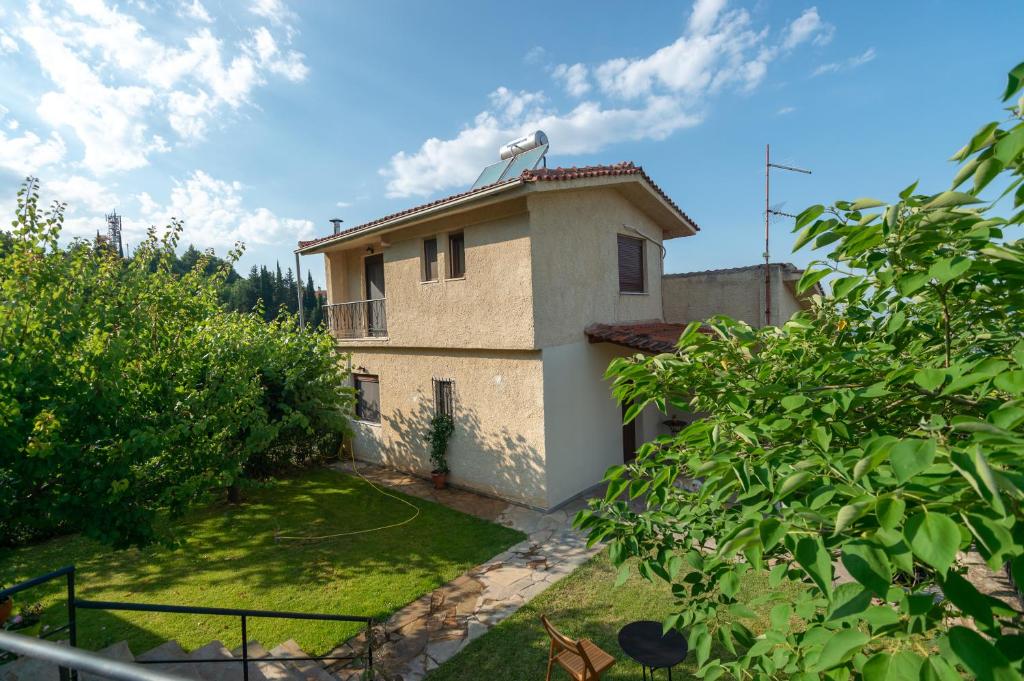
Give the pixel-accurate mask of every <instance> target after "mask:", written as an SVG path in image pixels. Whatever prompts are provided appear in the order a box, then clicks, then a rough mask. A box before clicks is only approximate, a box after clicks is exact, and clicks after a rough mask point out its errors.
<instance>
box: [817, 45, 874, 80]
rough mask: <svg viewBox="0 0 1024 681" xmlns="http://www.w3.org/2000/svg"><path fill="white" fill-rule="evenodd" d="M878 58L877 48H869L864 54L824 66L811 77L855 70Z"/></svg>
mask: <svg viewBox="0 0 1024 681" xmlns="http://www.w3.org/2000/svg"><path fill="white" fill-rule="evenodd" d="M876 56H877V54H876V53H875V48H873V47H869V48H868V49H866V50H864V51H863V52H862V53H860V54H858V55H854V56H852V57H850V58H849V59H844V60H843V61H834V62H829V63H828V64H822V65H821V66H819V67H818V68H816V69H814V71H813V72H812V73H811V76H812V77H814V76H823V75H825V74H826V73H836V72H838V71H849V70H850V69H855V68H857V67H858V66H863V65H864V64H867V63H868V62H870V61H873V60H874V59H875V57H876Z"/></svg>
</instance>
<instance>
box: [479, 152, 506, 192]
mask: <svg viewBox="0 0 1024 681" xmlns="http://www.w3.org/2000/svg"><path fill="white" fill-rule="evenodd" d="M514 160H516V157H515V156H513V157H512V158H506V159H504V160H502V161H498V162H497V163H492V164H491V165H489V166H487V167H486V168H484V169H483V172H481V173H480V177H478V178H476V182H474V183H473V186H472V187H471V189H476V188H477V187H486V186H487V185H489V184H494V183H495V182H497V181H498V180H500V179H501V176H502V175H504V174H505V169H506V168H508V166H509V165H510V164H511V163H512V162H513V161H514Z"/></svg>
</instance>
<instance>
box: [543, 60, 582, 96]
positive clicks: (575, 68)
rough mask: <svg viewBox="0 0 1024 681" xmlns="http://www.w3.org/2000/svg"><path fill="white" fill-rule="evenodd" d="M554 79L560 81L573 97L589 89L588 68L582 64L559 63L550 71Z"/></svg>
mask: <svg viewBox="0 0 1024 681" xmlns="http://www.w3.org/2000/svg"><path fill="white" fill-rule="evenodd" d="M551 75H552V76H553V77H554V78H555V80H560V81H562V84H563V85H564V86H565V91H566V92H568V93H569V94H570V95H572V96H573V97H582V96H583V95H585V94H587V92H589V91H590V81H589V80H588V69H587V67H586V66H584V65H583V64H578V63H577V64H573V65H572V66H569V65H567V64H559V65H558V66H556V67H555V68H554V70H553V71H552V72H551Z"/></svg>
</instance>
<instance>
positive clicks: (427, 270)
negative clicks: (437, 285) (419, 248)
mask: <svg viewBox="0 0 1024 681" xmlns="http://www.w3.org/2000/svg"><path fill="white" fill-rule="evenodd" d="M423 281H437V239H424V240H423Z"/></svg>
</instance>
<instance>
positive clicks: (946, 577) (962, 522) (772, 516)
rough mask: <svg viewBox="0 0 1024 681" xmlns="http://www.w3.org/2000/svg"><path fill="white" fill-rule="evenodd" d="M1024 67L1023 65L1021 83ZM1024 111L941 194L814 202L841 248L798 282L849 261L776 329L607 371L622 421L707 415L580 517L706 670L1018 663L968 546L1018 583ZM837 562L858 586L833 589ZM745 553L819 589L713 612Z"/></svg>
mask: <svg viewBox="0 0 1024 681" xmlns="http://www.w3.org/2000/svg"><path fill="white" fill-rule="evenodd" d="M1022 81H1024V64H1022V65H1021V66H1018V67H1017V68H1016V69H1014V71H1013V72H1012V73H1011V75H1010V86H1009V87H1008V88H1007V92H1006V98H1007V99H1008V98H1010V97H1011V96H1014V95H1016V94H1017V92H1018V91H1019V90H1020V89H1021V86H1022ZM1020 116H1021V111H1020V109H1019V108H1017V109H1014V110H1012V116H1011V118H1010V123H1009V125H1006V126H1005V127H1004V126H1001V125H1000V124H999V123H997V122H993V123H989V124H987V125H985V126H983V127H982V128H981V130H980V131H979V132H978V133H977V134H976V135H974V136H973V137H972V138H971V140H970V141H969V142H968V144H967V146H965V147H964V148H963V149H962V150H961V151H960V152H958V153H957V154H956V156H955V158H956V160H958V161H960V162H961V164H962V165H961V170H960V172H959V173H958V174H957V177H956V178H955V180H954V181H953V186H952V188H950V189H949V190H947V191H941V192H938V193H934V194H925V193H921V192H919V191H918V190H917V188H916V184H915V185H911V186H910V187H908V188H906V189H905V190H903V191H902V192H900V194H899V197H898V199H897V200H895V201H892V202H890V203H885V202H882V201H877V200H874V199H858V200H854V201H840V202H837V203H835V204H834V205H833V206H831V207H829V208H825V207H824V206H813V207H811V208H808V209H807V210H805V211H804V212H803V213H801V214H800V216H799V217H798V219H797V225H796V226H797V230H798V231H799V232H800V233H799V236H798V238H797V248H800V247H801V246H803V245H805V244H812V245H813V247H814V248H824V247H826V246H828V247H830V248H831V251H830V252H829V253H828V256H827V257H828V261H831V264H829V262H819V263H817V266H816V267H815V266H812V267H811V268H809V269H808V270H807V272H806V273H805V274H804V276H803V278H802V280H801V282H800V284H799V289H800V290H803V291H806V290H808V289H810V287H811V286H813V284H815V283H816V282H818V281H820V280H821V279H822V278H823V277H825V276H827V275H830V274H833V275H838V276H836V278H834V279H833V280H832V282H831V289H832V292H831V295H828V296H817V297H816V298H815V302H814V305H813V307H812V309H811V310H810V311H808V312H806V313H800V314H797V315H796V316H794V317H793V318H792V319H791V320H790V321H789V322H787V323H786V324H784V325H783V326H782V327H781V328H774V327H767V328H762V329H752V328H750V327H749V326H747V325H745V324H742V323H738V322H735V321H732V320H729V319H725V318H716V319H713V320H711V321H709V322H708V323H707V326H706V329H704V332H702V331H701V329H699V328H698V327H699V326H700V325H698V324H694V325H691V326H690V327H689V328H688V329H687V330H686V332H685V333H683V335H682V337H681V338H680V339H679V345H678V348H679V349H678V351H677V352H676V353H674V354H667V355H660V356H657V357H646V358H632V359H622V360H616V361H615V362H614V363H613V364H612V365H611V367H610V368H609V370H608V375H609V377H611V378H612V379H613V381H614V392H615V395H616V396H617V397H618V398H619V399H620V400H622V401H624V402H626V401H630V402H635V404H636V407H634V408H632V409H631V410H630V412H629V413H628V414H627V415H628V416H629V417H630V418H631V417H633V416H634V415H635V414H636V413H637V411H638V410H639V409H641V408H643V407H644V406H645V405H648V404H656V405H658V406H659V407H660V408H662V409H663V410H664V409H665V408H667V406H668V405H670V404H671V405H674V406H676V407H677V408H681V409H686V410H689V411H694V412H708V413H709V416H708V417H707V418H706V419H704V420H700V421H696V422H694V423H693V424H691V425H690V426H688V427H687V428H685V429H684V430H683V431H681V432H680V433H679V434H678V435H676V436H671V437H666V438H663V439H661V440H658V441H655V442H652V443H648V444H646V445H644V446H643V447H642V448H641V450H640V455H639V457H638V459H637V461H636V463H634V464H631V465H628V466H618V467H615V468H612V469H611V470H609V471H608V474H607V476H606V478H607V480H608V482H609V487H608V490H607V495H606V497H605V499H604V500H603V501H602V502H600V503H598V504H595V505H594V507H593V508H592V509H591V510H588V511H584V512H582V513H581V514H580V515H579V516H578V518H577V523H578V524H579V525H580V526H582V527H585V528H587V529H588V530H589V531H590V535H591V540H592V541H596V540H599V539H604V540H607V541H608V542H609V550H610V553H611V557H612V559H613V561H614V562H615V563H616V564H617V565H620V566H626V565H627V563H626V562H625V561H626V559H627V558H628V557H630V556H637V557H639V558H640V561H639V570H640V573H641V574H643V575H644V576H646V577H648V578H651V579H663V580H666V581H669V582H671V583H672V585H673V591H674V593H675V595H676V596H677V598H678V599H679V600H678V610H677V612H676V614H674V615H673V616H671V617H670V618H669V619H668V620H667V621H666V622H665V626H666V627H679V628H682V629H685V630H686V631H687V632H688V635H689V642H690V646H691V650H693V651H694V654H695V656H696V660H697V662H698V664H699V665H700V672H699V675H700V676H702V677H703V678H705V679H713V678H716V677H718V676H721V675H722V674H726V673H728V674H730V675H732V676H733V677H734V678H777V677H789V678H796V679H814V678H819V677H825V678H833V679H847V678H849V677H850V676H852V675H854V674H860V675H862V676H863V677H864V678H865V679H869V680H870V679H918V678H920V679H932V678H943V679H945V678H959V676H960V675H961V674H969V675H972V676H976V677H977V678H982V679H1019V678H1020V674H1021V671H1022V670H1024V645H1022V642H1024V638H1022V634H1024V631H1022V625H1024V614H1022V613H1021V612H1020V611H1019V610H1018V607H1019V606H1018V604H1017V603H1016V602H1012V603H1011V602H1010V601H1009V600H1003V599H1001V598H996V597H994V596H992V595H989V594H987V593H983V592H981V591H979V590H978V589H977V588H976V586H975V585H974V584H973V583H972V581H970V580H968V579H966V578H965V576H964V572H965V570H964V568H963V566H962V564H961V563H962V561H961V558H962V556H963V552H967V551H975V552H977V554H978V555H979V556H980V558H981V559H982V560H983V561H984V562H986V563H987V564H988V567H989V569H991V570H993V571H997V570H1002V569H1003V566H1004V565H1009V566H1010V570H1011V572H1012V574H1013V576H1014V577H1015V579H1016V582H1017V583H1018V584H1024V512H1022V506H1021V503H1022V501H1024V466H1022V460H1024V459H1022V457H1024V433H1022V424H1024V287H1022V284H1024V242H1021V241H1010V240H1008V239H1007V238H1006V236H1005V234H1006V231H1007V230H1009V229H1013V228H1018V227H1019V226H1020V224H1021V223H1022V222H1024V211H1022V210H1021V207H1022V205H1024V183H1022V176H1024V123H1021V122H1020ZM880 162H882V160H881V159H880ZM968 181H970V182H971V185H970V187H969V189H966V190H963V191H961V190H960V188H961V187H962V186H963V185H964V183H965V182H968ZM986 187H998V189H999V190H1000V191H1001V192H1002V193H1001V195H1000V198H1002V197H1011V198H1007V199H1006V200H1005V203H1006V204H1009V203H1011V202H1012V211H1011V215H1010V217H1005V218H1004V217H999V216H997V215H996V214H995V207H996V204H997V203H998V199H997V200H996V201H983V200H982V199H981V198H980V194H981V193H982V191H983V190H985V189H986ZM683 477H688V478H695V479H698V480H700V481H702V484H700V485H699V489H696V490H692V489H691V488H690V487H689V486H680V485H677V484H676V483H677V481H679V479H680V478H683ZM622 495H626V496H628V497H630V498H633V499H638V498H642V499H643V501H642V506H643V508H642V510H641V511H640V512H634V511H633V510H632V509H631V507H630V505H629V504H628V503H627V502H626V501H624V500H622V499H620V496H622ZM837 563H839V564H841V565H842V566H843V567H845V569H846V571H847V572H848V573H849V574H850V576H851V577H852V581H849V582H847V583H843V584H838V585H837V584H836V582H835V578H836V571H835V565H836V564H837ZM684 564H689V565H690V566H691V567H692V568H694V570H693V571H689V570H687V571H682V570H681V568H682V566H683V565H684ZM622 570H623V571H624V572H623V574H624V575H625V574H626V573H625V571H626V570H628V568H626V567H623V568H622ZM751 570H767V571H770V580H771V583H773V584H780V583H781V582H782V581H784V580H796V581H800V582H803V583H805V584H806V585H807V589H806V591H805V592H804V594H803V595H802V596H801V597H800V598H798V599H796V600H795V601H792V602H790V601H787V600H782V599H779V597H778V596H776V595H775V594H773V593H765V594H763V595H761V596H759V597H758V599H757V600H758V601H759V602H760V601H764V602H767V603H768V604H769V605H771V604H772V602H773V601H774V604H773V607H772V609H771V625H772V626H771V629H770V630H769V631H767V632H765V633H764V634H762V635H759V636H755V635H754V633H753V632H751V631H750V630H749V629H748V628H747V627H745V626H743V625H742V624H739V623H733V624H731V625H729V626H720V624H719V622H720V619H719V617H718V615H719V613H722V612H724V611H729V612H731V613H732V614H734V615H737V614H738V615H743V613H745V612H748V611H749V610H748V606H749V605H750V604H749V603H739V602H737V601H736V598H735V596H736V592H737V588H738V585H739V583H740V581H739V577H740V575H742V574H743V573H745V572H747V571H751Z"/></svg>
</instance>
